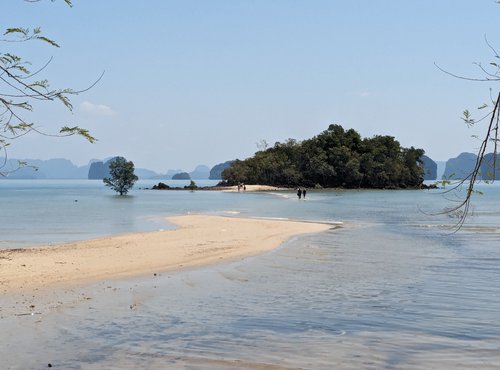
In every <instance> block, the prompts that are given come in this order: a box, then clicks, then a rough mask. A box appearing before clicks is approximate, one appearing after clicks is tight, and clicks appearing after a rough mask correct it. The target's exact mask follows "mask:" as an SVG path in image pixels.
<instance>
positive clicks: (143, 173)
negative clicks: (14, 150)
mask: <svg viewBox="0 0 500 370" xmlns="http://www.w3.org/2000/svg"><path fill="white" fill-rule="evenodd" d="M112 159H113V158H110V159H107V160H97V159H93V160H91V161H90V162H89V163H88V164H87V165H85V166H76V165H74V164H73V163H72V162H71V161H70V160H68V159H64V158H55V159H49V160H41V159H24V160H21V161H19V160H17V159H9V160H7V161H6V163H5V165H4V166H3V168H1V169H0V172H2V173H6V174H7V175H6V176H5V177H0V179H2V178H5V179H97V180H100V179H103V178H104V177H108V176H109V162H110V161H111V160H112ZM422 161H423V162H424V180H437V179H442V178H451V179H462V178H464V177H466V176H467V175H468V174H469V173H470V172H471V171H472V169H473V168H474V166H475V163H476V161H477V156H476V155H475V154H473V153H461V154H459V155H458V156H457V157H455V158H450V159H449V160H448V161H438V162H435V161H433V160H432V159H431V158H429V157H427V156H425V155H424V156H423V157H422ZM20 162H23V163H24V164H23V165H22V166H21V167H19V163H20ZM232 162H233V161H227V162H224V163H219V164H217V165H215V166H213V167H212V168H209V167H207V166H205V165H199V166H196V168H195V169H194V170H193V171H191V172H187V173H188V174H189V178H190V179H192V180H205V179H210V180H220V179H221V173H222V171H224V170H225V169H226V168H228V167H230V166H231V164H232ZM483 162H484V163H483V165H482V166H481V171H480V178H482V179H492V177H493V170H492V169H493V154H492V153H490V154H487V155H486V156H485V158H484V161H483ZM0 163H3V158H0ZM497 164H500V157H499V156H497ZM185 172H186V171H183V170H181V169H175V170H168V171H167V173H165V174H160V173H157V172H155V171H152V170H148V169H146V168H136V169H135V174H136V175H137V176H138V177H139V178H140V179H157V180H161V179H165V180H169V179H172V177H174V176H175V175H178V174H181V173H185ZM183 177H186V176H185V175H183ZM495 179H496V180H498V179H500V173H499V172H498V171H497V172H496V173H495Z"/></svg>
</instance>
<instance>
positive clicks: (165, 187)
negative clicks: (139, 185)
mask: <svg viewBox="0 0 500 370" xmlns="http://www.w3.org/2000/svg"><path fill="white" fill-rule="evenodd" d="M152 189H153V190H168V189H170V186H168V185H167V184H165V183H163V182H159V183H158V185H154V186H153V188H152Z"/></svg>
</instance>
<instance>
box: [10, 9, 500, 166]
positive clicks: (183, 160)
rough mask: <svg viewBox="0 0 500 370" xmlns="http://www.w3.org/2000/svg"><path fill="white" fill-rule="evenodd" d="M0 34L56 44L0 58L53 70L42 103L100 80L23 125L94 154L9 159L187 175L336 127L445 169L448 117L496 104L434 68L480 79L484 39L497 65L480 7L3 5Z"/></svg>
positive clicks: (450, 153) (461, 131)
mask: <svg viewBox="0 0 500 370" xmlns="http://www.w3.org/2000/svg"><path fill="white" fill-rule="evenodd" d="M0 19H1V26H2V28H6V27H13V26H25V27H33V26H41V27H42V30H43V31H44V33H45V34H46V35H48V36H50V37H51V38H53V39H55V40H56V41H58V42H59V43H60V44H61V48H60V49H55V48H51V47H48V46H46V45H43V44H41V43H38V44H33V43H31V44H28V45H12V44H2V48H3V50H2V51H3V52H5V51H6V48H11V47H12V48H15V49H13V50H14V51H16V52H17V53H18V54H20V55H23V56H25V57H26V58H27V59H30V60H32V61H33V63H34V65H35V66H37V65H41V64H43V63H45V61H47V60H48V59H49V58H50V57H51V56H52V57H53V58H54V59H53V61H52V63H51V64H50V65H49V67H48V68H47V69H46V70H45V71H44V73H45V75H46V77H47V78H48V79H49V80H50V81H51V83H52V86H53V87H72V88H74V89H80V88H85V87H86V86H88V85H90V84H91V83H92V82H93V81H94V80H95V79H96V78H97V77H98V76H99V75H100V74H101V72H102V71H104V70H105V71H106V72H105V75H104V77H103V79H102V80H101V81H100V82H99V83H98V85H97V86H95V87H94V88H93V89H91V90H90V91H88V92H86V93H84V94H82V95H80V96H77V97H74V98H73V100H72V102H73V103H74V106H75V109H74V112H73V113H72V114H69V113H68V112H66V111H65V109H64V108H63V107H62V106H60V105H51V106H49V107H47V106H39V107H36V110H35V112H34V113H33V115H32V119H33V120H34V121H36V122H37V123H39V125H40V126H41V127H43V128H45V129H46V130H47V131H51V130H55V129H56V128H57V127H60V126H61V125H66V124H71V125H76V124H78V125H80V126H83V127H86V128H88V129H90V130H91V132H92V133H93V134H94V135H95V136H96V137H97V138H98V139H99V141H98V143H97V144H93V145H91V144H88V143H86V142H84V141H83V140H81V139H77V138H70V139H48V138H40V137H39V136H30V137H26V138H24V139H22V140H18V141H17V142H16V143H15V144H13V145H12V147H11V148H10V156H11V157H16V158H41V159H49V158H60V157H64V158H68V159H71V160H72V161H73V162H74V163H76V164H79V165H82V164H86V163H87V162H88V161H89V160H90V159H92V158H98V159H101V158H105V157H110V156H113V155H122V156H125V157H126V158H127V159H130V160H133V161H134V163H135V164H136V166H137V167H146V168H150V169H153V170H156V171H158V172H165V171H166V170H167V169H170V168H180V169H184V170H188V171H189V170H192V169H193V168H194V166H195V165H197V164H206V165H208V166H212V165H215V164H217V163H219V162H223V161H226V160H229V159H234V158H240V159H243V158H246V157H248V156H251V155H252V154H253V153H254V152H255V151H256V150H257V147H256V143H257V142H259V141H260V140H262V139H265V140H266V141H267V142H268V143H270V144H274V143H275V142H276V141H284V140H286V139H287V138H295V139H298V140H302V139H306V138H309V137H312V136H314V135H316V134H318V133H320V132H321V131H323V130H325V129H326V128H327V127H328V125H329V124H331V123H338V124H341V125H342V126H344V127H345V128H354V129H355V130H357V131H358V132H360V134H361V135H362V136H364V137H365V136H373V135H376V134H383V135H392V136H395V137H396V139H398V140H399V141H400V142H401V144H402V145H403V146H415V147H420V148H423V149H425V151H426V153H427V154H428V155H429V156H430V157H432V158H434V159H435V160H446V159H448V158H450V157H454V156H456V155H458V154H459V153H460V152H462V151H474V150H475V148H476V147H477V146H478V143H477V141H475V140H473V139H472V138H471V135H472V134H474V133H478V131H474V130H472V129H468V128H467V127H466V126H465V125H464V124H462V123H461V121H460V116H461V112H462V110H463V109H465V108H469V109H471V110H473V109H474V108H475V107H478V106H480V105H481V104H482V103H483V102H485V101H487V100H488V97H489V90H488V89H489V87H493V88H494V89H496V91H498V89H499V88H500V85H499V84H498V83H497V84H496V86H495V85H492V86H489V85H487V84H480V83H472V82H466V81H462V80H458V79H454V78H452V77H450V76H447V75H445V74H444V73H442V72H440V71H439V70H438V69H437V68H436V67H435V66H434V62H436V63H438V64H439V65H440V66H442V67H443V68H446V69H448V70H450V71H451V72H456V73H460V74H464V75H470V76H480V73H479V70H478V69H477V67H475V66H474V65H473V62H483V63H484V64H487V63H488V62H490V61H491V60H492V59H493V58H492V55H491V51H490V50H489V49H488V47H487V45H486V44H485V42H484V35H487V37H488V39H489V41H490V42H491V43H492V44H493V45H496V46H497V47H498V49H500V35H499V33H498V24H500V22H499V21H500V5H496V4H495V1H494V0H474V1H473V0H416V1H409V0H385V1H384V0H380V1H373V0H353V1H347V0H345V1H336V0H303V1H297V0H287V1H285V0H247V1H243V0H198V1H190V0H182V1H181V0H178V1H170V0H144V1H137V0H134V1H132V0H105V1H104V0H74V7H73V8H69V7H67V6H65V5H64V3H63V1H62V0H58V1H56V2H55V3H52V2H50V1H48V0H45V1H42V2H40V3H34V4H33V3H31V4H29V3H25V2H23V1H22V0H4V1H2V5H1V16H0ZM33 69H35V67H33ZM483 127H484V126H483Z"/></svg>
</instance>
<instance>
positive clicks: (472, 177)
mask: <svg viewBox="0 0 500 370" xmlns="http://www.w3.org/2000/svg"><path fill="white" fill-rule="evenodd" d="M496 3H497V4H500V1H497V2H496ZM484 40H485V43H486V45H487V47H488V48H489V49H490V51H491V52H492V58H493V59H492V60H491V61H490V62H489V63H487V64H486V65H484V64H482V63H475V64H476V65H477V67H478V69H479V71H480V74H481V76H480V77H467V76H463V75H459V74H455V73H451V72H449V71H448V70H445V69H443V68H441V67H440V66H438V65H436V66H437V67H438V68H439V69H440V70H441V71H442V72H444V73H446V74H448V75H451V76H453V77H454V78H458V79H462V80H467V81H474V82H483V83H484V82H486V83H499V82H500V54H499V53H498V51H497V50H496V49H495V48H494V47H493V45H491V44H490V42H489V41H488V39H487V38H486V36H485V38H484ZM477 109H478V111H479V112H480V113H479V118H478V119H476V118H474V117H473V114H472V113H471V112H470V111H469V109H465V110H464V111H463V113H462V121H463V122H464V123H465V124H466V125H467V126H474V125H477V124H479V123H481V122H487V127H486V129H485V131H484V135H483V137H482V138H479V137H476V138H477V139H479V140H480V145H479V149H478V151H477V160H476V163H475V165H474V168H473V170H472V171H471V172H470V174H469V175H468V176H466V177H465V178H463V179H461V180H460V181H458V182H456V183H455V184H454V186H453V187H452V188H451V189H449V190H448V191H447V192H448V193H453V194H454V195H455V198H454V199H453V201H454V202H455V204H454V205H453V206H451V207H448V208H447V209H445V210H444V211H443V212H439V213H447V214H450V215H457V216H458V221H457V223H456V229H457V230H459V229H460V228H461V227H462V225H463V224H464V222H465V220H466V218H467V215H468V214H469V210H470V206H471V201H472V196H473V195H474V194H475V193H480V192H478V191H476V190H475V186H476V183H477V182H479V181H480V180H479V179H480V178H481V176H483V177H482V180H483V181H490V180H491V181H494V180H495V179H496V177H497V176H496V173H497V171H498V170H499V169H500V167H499V163H498V162H497V158H498V144H499V140H500V138H499V136H498V133H499V125H500V91H498V92H497V93H494V92H493V89H492V88H490V98H489V102H488V103H484V104H481V105H480V106H479V107H478V108H477ZM488 152H490V153H488ZM485 168H488V170H485ZM485 174H486V176H484V175H485ZM463 189H465V192H464V193H462V190H463Z"/></svg>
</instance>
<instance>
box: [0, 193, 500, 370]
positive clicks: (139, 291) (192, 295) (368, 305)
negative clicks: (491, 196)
mask: <svg viewBox="0 0 500 370" xmlns="http://www.w3.org/2000/svg"><path fill="white" fill-rule="evenodd" d="M308 194H309V193H308ZM219 196H220V197H221V198H218V202H219V201H221V199H223V202H224V204H223V205H224V207H226V209H227V210H231V211H232V212H240V213H241V214H243V215H245V216H261V217H290V218H303V219H328V220H346V221H347V222H346V224H345V226H344V227H343V228H341V229H337V230H331V231H327V232H324V233H320V234H315V235H309V236H303V237H299V238H296V239H293V240H292V241H290V242H289V243H287V244H286V245H285V246H282V247H280V248H278V249H277V250H274V251H273V252H271V253H267V254H264V255H261V256H257V257H253V258H248V259H245V260H242V261H237V262H233V263H229V264H220V265H217V266H212V267H207V268H203V269H197V270H187V271H181V272H177V273H160V274H158V275H157V276H154V275H151V276H147V277H144V278H141V279H133V280H128V281H108V282H103V283H100V284H97V285H94V286H91V287H85V288H82V289H81V290H80V291H77V292H75V293H73V294H72V295H70V297H74V296H78V297H80V298H79V299H75V300H74V302H70V303H66V304H63V305H59V306H57V308H53V309H51V310H46V311H44V312H42V314H41V315H35V316H9V317H4V318H3V319H2V321H0V325H1V327H2V329H4V330H3V333H4V334H1V337H0V338H1V339H2V341H3V342H5V341H6V340H7V344H6V345H2V346H0V358H2V361H3V365H6V368H8V369H38V368H45V367H46V366H47V364H48V363H51V364H52V365H53V366H54V368H59V369H136V368H149V369H165V368H167V369H235V368H238V369H283V368H285V369H332V368H341V369H429V368H438V369H443V368H449V369H457V368H458V369H460V368H462V369H472V368H482V369H496V368H500V350H499V348H500V323H499V321H498V312H499V310H500V285H499V284H496V281H497V280H498V275H499V273H500V251H499V249H498V246H499V245H500V243H499V241H500V238H499V236H498V233H494V232H493V233H492V232H490V231H489V229H488V228H487V227H489V226H488V225H490V224H492V223H494V222H497V221H498V218H497V217H498V216H495V215H491V214H490V213H488V214H487V215H484V214H483V215H480V216H477V217H480V218H482V219H483V221H481V220H480V219H479V220H478V219H477V218H476V219H475V220H473V222H474V223H475V225H474V227H473V228H471V229H470V230H465V231H463V232H459V233H456V234H449V233H448V232H443V231H442V230H441V229H440V228H439V227H436V228H435V227H428V226H432V225H443V224H446V218H445V217H442V218H437V219H433V218H427V217H426V216H425V215H424V214H422V213H420V212H419V211H418V209H417V207H416V205H415V203H416V202H420V204H421V205H422V204H423V205H424V206H426V205H427V206H429V207H430V206H431V205H434V202H435V201H434V199H435V198H432V196H431V195H430V194H429V193H422V192H415V193H408V192H392V193H391V192H357V193H356V192H345V193H344V192H339V193H318V194H314V193H312V194H311V196H310V199H309V200H308V201H306V202H298V201H297V200H296V199H294V198H285V197H281V196H280V197H277V196H273V195H269V194H264V195H262V194H261V195H259V194H257V195H250V194H249V195H248V197H247V196H246V195H245V196H239V195H238V194H230V195H228V194H226V195H218V196H217V197H219ZM207 197H208V196H207ZM227 197H231V198H227ZM226 199H232V200H231V201H227V200H226ZM429 199H430V200H429ZM497 199H498V198H497ZM204 201H205V202H206V203H205V204H206V206H207V207H208V204H209V203H210V200H209V199H208V198H204ZM426 202H427V203H426ZM263 204H268V205H270V206H268V207H262V205H263ZM497 205H498V203H497ZM214 208H216V207H214ZM497 224H500V223H497ZM426 225H427V226H426ZM483 226H484V227H483ZM477 228H479V231H478V230H477ZM59 298H60V299H61V300H64V299H65V297H59ZM56 300H57V299H56Z"/></svg>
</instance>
